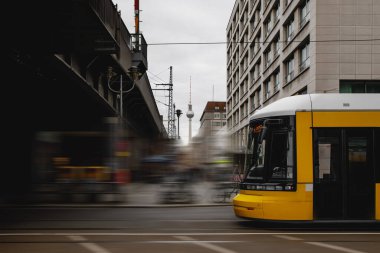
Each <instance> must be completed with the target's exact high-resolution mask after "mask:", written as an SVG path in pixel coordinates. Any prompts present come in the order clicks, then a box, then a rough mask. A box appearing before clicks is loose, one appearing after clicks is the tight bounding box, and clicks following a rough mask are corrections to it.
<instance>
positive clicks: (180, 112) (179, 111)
mask: <svg viewBox="0 0 380 253" xmlns="http://www.w3.org/2000/svg"><path fill="white" fill-rule="evenodd" d="M175 113H176V114H177V118H178V124H177V125H178V139H181V137H180V136H179V116H181V115H182V111H181V110H180V109H178V110H176V111H175Z"/></svg>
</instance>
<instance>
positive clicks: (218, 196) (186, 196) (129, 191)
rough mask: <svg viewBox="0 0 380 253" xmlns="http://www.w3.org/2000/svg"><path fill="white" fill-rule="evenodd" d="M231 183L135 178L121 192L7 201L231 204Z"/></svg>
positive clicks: (48, 194)
mask: <svg viewBox="0 0 380 253" xmlns="http://www.w3.org/2000/svg"><path fill="white" fill-rule="evenodd" d="M233 190H234V189H233V188H231V184H230V183H228V184H222V183H219V184H216V183H215V182H209V181H196V182H186V183H182V184H179V183H178V182H177V183H170V182H169V183H168V182H166V183H142V182H132V183H128V184H126V185H123V186H121V187H120V188H119V191H118V193H111V192H100V193H99V192H98V193H96V194H95V195H92V194H91V191H90V192H89V193H78V194H71V195H60V194H59V193H54V192H45V194H44V193H39V194H38V195H33V197H31V198H30V201H28V203H19V204H15V205H12V204H9V205H8V204H5V205H1V206H16V207H18V206H19V207H178V206H214V205H231V203H232V199H233V197H234V196H235V195H236V194H235V193H231V192H232V191H233Z"/></svg>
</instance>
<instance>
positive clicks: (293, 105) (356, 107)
mask: <svg viewBox="0 0 380 253" xmlns="http://www.w3.org/2000/svg"><path fill="white" fill-rule="evenodd" d="M360 110H380V94H373V93H372V94H369V93H366V94H359V93H355V94H353V93H344V94H343V93H329V94H325V93H323V94H305V95H296V96H290V97H285V98H282V99H279V100H277V101H275V102H273V103H271V104H269V105H267V106H265V107H263V108H262V109H259V110H257V111H256V112H255V113H254V114H253V115H252V117H251V119H258V118H265V117H271V116H286V115H295V114H296V112H299V111H360Z"/></svg>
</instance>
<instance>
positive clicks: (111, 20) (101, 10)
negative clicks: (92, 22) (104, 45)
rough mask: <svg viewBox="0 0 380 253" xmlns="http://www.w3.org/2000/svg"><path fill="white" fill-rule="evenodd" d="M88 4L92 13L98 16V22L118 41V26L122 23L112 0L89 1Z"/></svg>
mask: <svg viewBox="0 0 380 253" xmlns="http://www.w3.org/2000/svg"><path fill="white" fill-rule="evenodd" d="M89 4H90V6H91V8H92V9H93V11H94V12H95V13H96V14H97V15H98V17H99V18H100V20H101V21H102V22H103V23H104V25H105V26H106V27H107V28H108V30H109V32H110V33H111V34H112V36H114V38H115V39H116V40H117V41H119V40H118V34H117V30H118V26H119V25H118V24H119V23H122V21H121V17H120V14H119V12H118V11H117V8H116V5H114V4H113V2H112V0H89Z"/></svg>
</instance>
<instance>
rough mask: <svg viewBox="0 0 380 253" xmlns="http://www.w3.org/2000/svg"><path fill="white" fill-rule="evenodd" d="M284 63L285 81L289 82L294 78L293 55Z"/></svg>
mask: <svg viewBox="0 0 380 253" xmlns="http://www.w3.org/2000/svg"><path fill="white" fill-rule="evenodd" d="M285 65H286V82H287V83H288V82H290V81H291V80H293V78H294V56H292V57H291V58H290V59H289V60H287V61H286V62H285Z"/></svg>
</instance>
